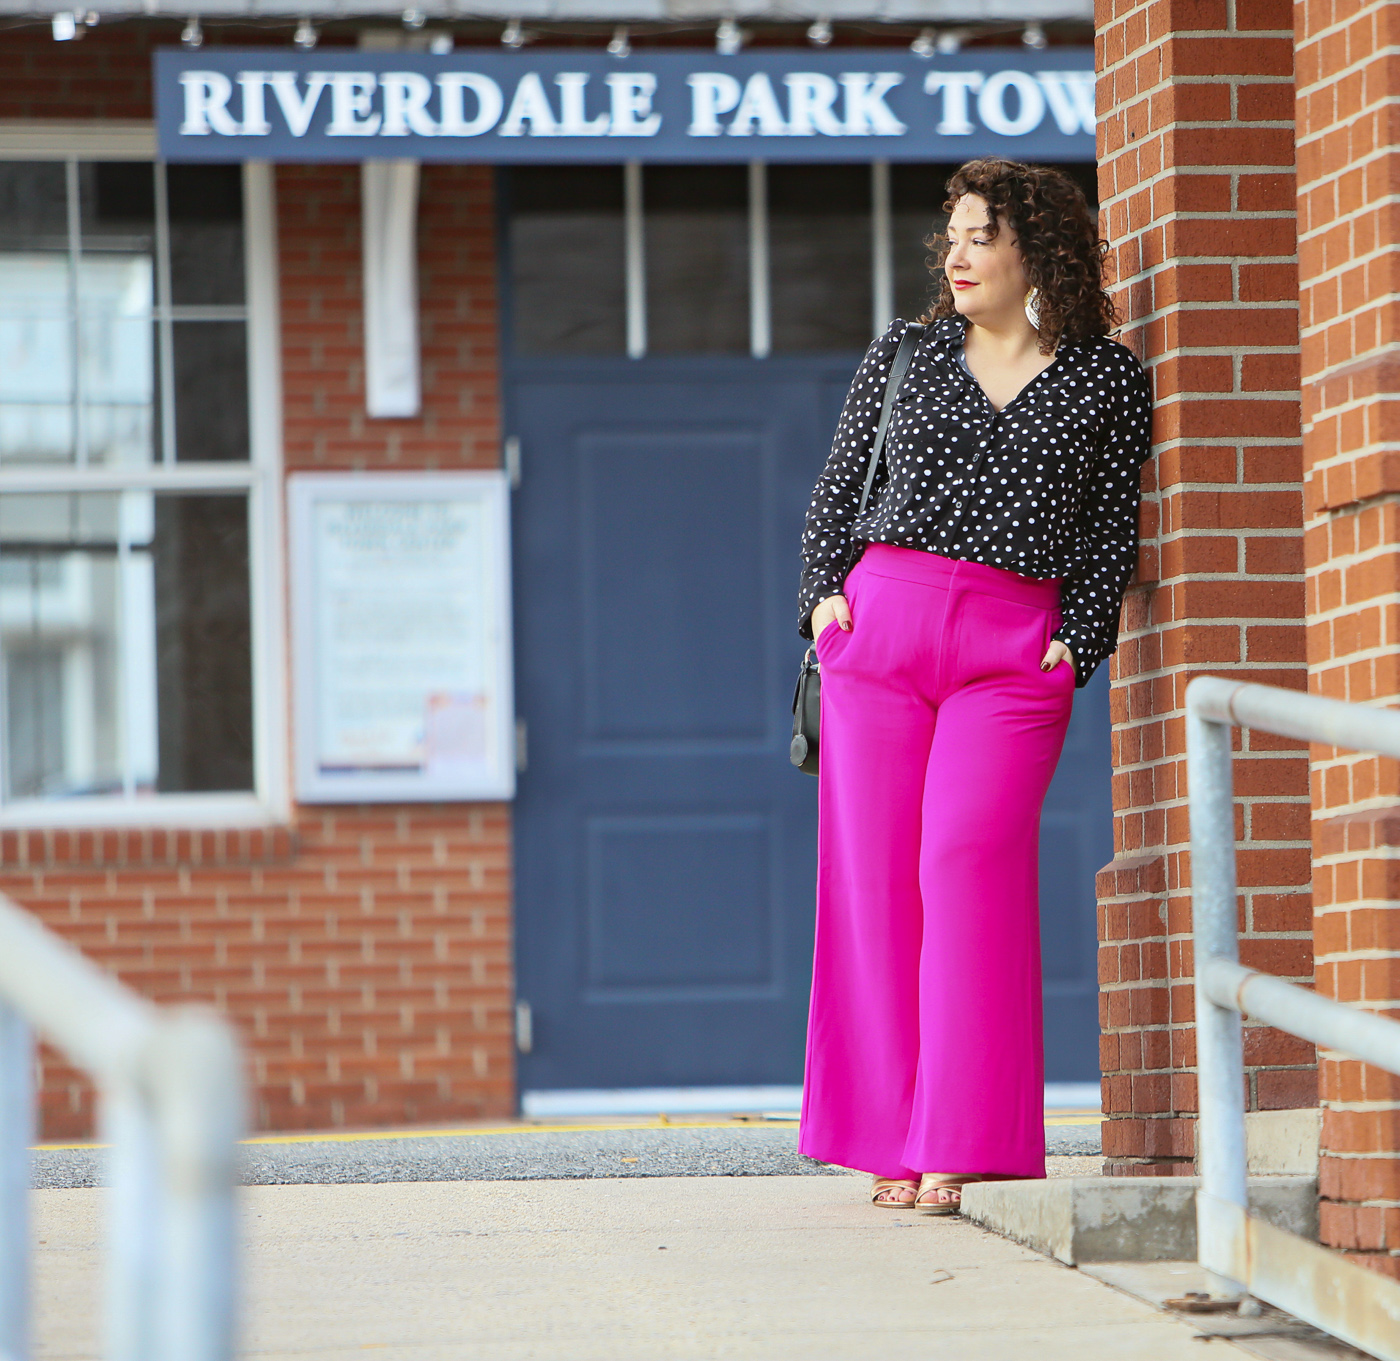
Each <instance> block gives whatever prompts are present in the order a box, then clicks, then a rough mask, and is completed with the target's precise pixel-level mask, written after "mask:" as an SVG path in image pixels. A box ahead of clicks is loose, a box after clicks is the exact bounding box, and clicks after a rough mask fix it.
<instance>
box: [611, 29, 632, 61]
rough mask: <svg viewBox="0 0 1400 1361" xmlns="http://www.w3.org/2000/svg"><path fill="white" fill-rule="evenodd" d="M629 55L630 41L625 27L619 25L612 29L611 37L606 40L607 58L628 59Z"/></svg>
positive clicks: (630, 49) (630, 53)
mask: <svg viewBox="0 0 1400 1361" xmlns="http://www.w3.org/2000/svg"><path fill="white" fill-rule="evenodd" d="M631 55H632V39H631V36H630V35H629V34H628V32H627V25H626V24H619V25H618V26H617V27H616V28H615V29H613V32H612V37H611V38H609V39H608V56H610V57H630V56H631Z"/></svg>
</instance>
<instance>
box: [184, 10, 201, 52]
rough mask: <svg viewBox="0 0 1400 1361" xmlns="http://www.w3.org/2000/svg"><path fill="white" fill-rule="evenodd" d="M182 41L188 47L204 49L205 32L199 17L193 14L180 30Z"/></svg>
mask: <svg viewBox="0 0 1400 1361" xmlns="http://www.w3.org/2000/svg"><path fill="white" fill-rule="evenodd" d="M180 41H181V42H182V43H183V44H184V45H185V46H186V47H203V46H204V30H203V29H202V28H201V27H200V26H199V15H197V14H191V15H190V17H189V18H188V19H187V20H186V21H185V26H184V28H182V29H181V30H180Z"/></svg>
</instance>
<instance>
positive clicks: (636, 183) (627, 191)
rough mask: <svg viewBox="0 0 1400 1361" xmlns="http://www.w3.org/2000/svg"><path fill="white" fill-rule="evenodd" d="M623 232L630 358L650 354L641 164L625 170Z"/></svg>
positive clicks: (623, 169)
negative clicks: (648, 352) (648, 347)
mask: <svg viewBox="0 0 1400 1361" xmlns="http://www.w3.org/2000/svg"><path fill="white" fill-rule="evenodd" d="M622 192H623V200H622V202H623V210H622V211H623V231H624V233H625V238H624V248H625V250H626V262H627V263H626V269H627V275H626V277H627V357H628V359H641V358H642V357H643V356H644V355H645V354H646V352H647V255H646V220H645V218H644V217H643V214H642V163H641V162H640V161H628V162H627V164H626V165H624V166H623V168H622Z"/></svg>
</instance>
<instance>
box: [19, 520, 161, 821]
mask: <svg viewBox="0 0 1400 1361" xmlns="http://www.w3.org/2000/svg"><path fill="white" fill-rule="evenodd" d="M119 514H120V497H118V496H116V495H87V496H8V497H5V498H3V499H0V653H3V659H4V682H5V701H6V702H5V733H4V736H5V758H6V759H5V792H6V796H7V797H8V798H12V799H35V798H71V797H73V796H76V795H82V794H111V793H120V792H121V790H122V786H123V761H122V751H121V747H122V737H123V734H122V726H123V725H122V722H121V711H120V691H121V679H120V676H119V667H120V662H121V651H122V649H121V639H120V636H119V629H118V619H119V614H120V606H119V597H120V582H119V575H120V574H119V562H118V554H117V538H118V522H119ZM149 773H150V772H149V769H148V772H147V774H148V779H149Z"/></svg>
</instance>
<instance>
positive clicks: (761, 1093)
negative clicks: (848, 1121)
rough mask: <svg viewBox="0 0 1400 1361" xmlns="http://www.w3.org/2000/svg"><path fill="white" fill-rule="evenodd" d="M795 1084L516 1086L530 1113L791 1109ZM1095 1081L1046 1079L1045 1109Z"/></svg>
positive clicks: (1087, 1103) (795, 1106)
mask: <svg viewBox="0 0 1400 1361" xmlns="http://www.w3.org/2000/svg"><path fill="white" fill-rule="evenodd" d="M801 1107H802V1088H801V1087H615V1088H595V1089H592V1090H589V1089H586V1088H575V1089H572V1090H570V1089H563V1090H559V1091H535V1092H522V1093H521V1094H520V1109H521V1113H522V1114H524V1115H526V1116H527V1117H529V1118H530V1119H542V1118H544V1119H547V1118H550V1117H554V1116H574V1115H657V1114H660V1113H661V1112H662V1111H664V1112H665V1113H666V1114H668V1115H708V1114H715V1113H718V1112H725V1113H732V1114H742V1115H747V1114H752V1113H754V1112H759V1113H762V1112H770V1111H771V1112H777V1111H782V1112H784V1113H789V1112H796V1111H798V1110H800V1109H801ZM1098 1108H1099V1084H1098V1083H1097V1082H1047V1083H1046V1084H1045V1109H1046V1110H1098Z"/></svg>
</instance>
